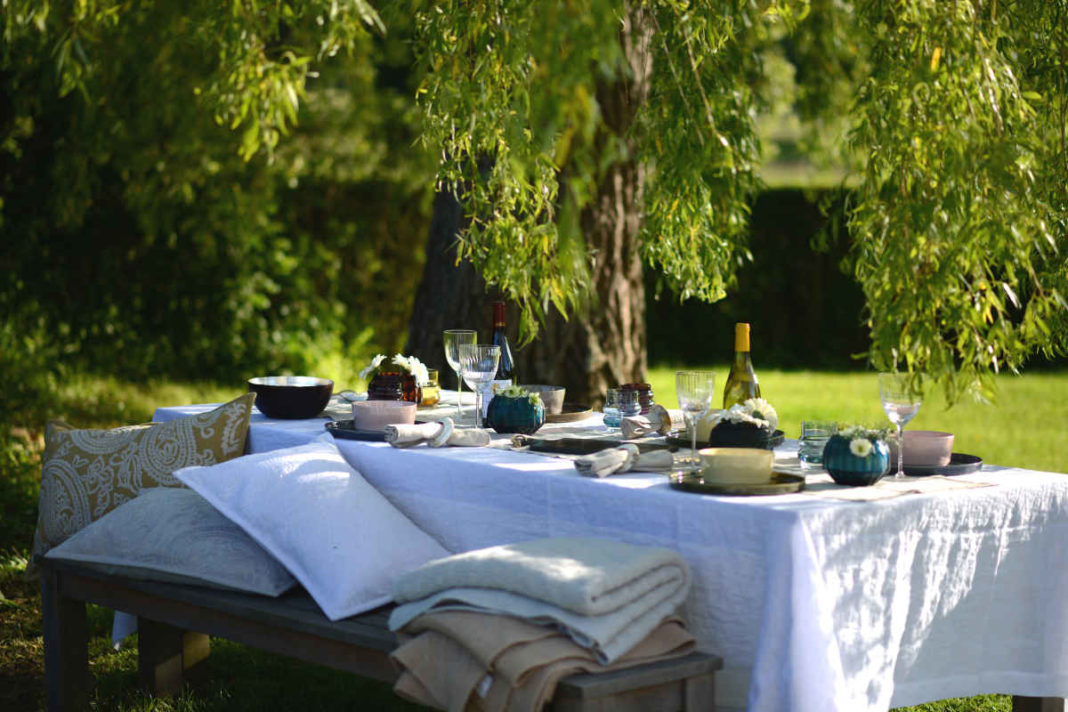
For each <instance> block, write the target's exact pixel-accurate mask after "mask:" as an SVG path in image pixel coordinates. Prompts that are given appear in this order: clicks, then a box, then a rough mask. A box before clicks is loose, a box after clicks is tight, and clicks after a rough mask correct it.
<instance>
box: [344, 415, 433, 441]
mask: <svg viewBox="0 0 1068 712" xmlns="http://www.w3.org/2000/svg"><path fill="white" fill-rule="evenodd" d="M425 422H426V421H425V420H417V421H415V424H416V425H422V424H423V423H425ZM323 427H324V428H326V432H328V433H330V434H331V435H333V436H334V437H335V438H341V439H342V440H364V441H367V442H379V443H384V442H385V441H386V433H385V431H383V430H357V429H356V428H355V427H353V425H352V421H351V420H333V421H331V422H329V423H324V424H323Z"/></svg>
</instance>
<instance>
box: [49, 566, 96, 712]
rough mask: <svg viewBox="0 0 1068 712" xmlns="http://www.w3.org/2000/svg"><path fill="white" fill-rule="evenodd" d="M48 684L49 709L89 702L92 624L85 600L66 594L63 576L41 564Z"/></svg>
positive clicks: (58, 711) (67, 709)
mask: <svg viewBox="0 0 1068 712" xmlns="http://www.w3.org/2000/svg"><path fill="white" fill-rule="evenodd" d="M41 608H42V609H43V610H42V612H43V619H44V620H43V627H44V646H45V687H46V688H47V689H46V694H47V698H48V710H49V712H72V711H73V710H83V709H86V708H87V707H88V706H89V628H88V624H87V623H86V619H85V601H75V600H72V599H70V598H65V597H64V596H63V591H62V587H61V585H60V581H59V577H58V576H57V574H56V573H55V572H54V571H51V570H50V569H48V568H45V567H42V568H41Z"/></svg>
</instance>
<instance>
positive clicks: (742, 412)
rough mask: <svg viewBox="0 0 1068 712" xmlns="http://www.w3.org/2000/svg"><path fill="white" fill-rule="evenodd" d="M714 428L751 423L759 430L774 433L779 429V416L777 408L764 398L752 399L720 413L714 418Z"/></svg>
mask: <svg viewBox="0 0 1068 712" xmlns="http://www.w3.org/2000/svg"><path fill="white" fill-rule="evenodd" d="M713 421H714V422H713V426H712V427H715V426H716V425H719V424H720V423H724V422H726V423H735V424H737V425H741V424H742V423H749V424H750V425H755V426H756V427H758V428H764V429H766V430H771V431H774V430H775V428H777V427H779V414H778V413H776V412H775V408H773V407H772V405H771V403H768V402H767V401H766V400H764V399H763V398H750V399H749V400H747V401H745V402H744V403H735V404H734V405H732V406H731V407H730V408H728V409H727V410H723V411H720V412H719V413H717V414H716V415H715V416H714V419H713Z"/></svg>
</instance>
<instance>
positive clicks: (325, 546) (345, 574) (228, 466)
mask: <svg viewBox="0 0 1068 712" xmlns="http://www.w3.org/2000/svg"><path fill="white" fill-rule="evenodd" d="M175 476H176V477H177V478H178V479H179V480H181V481H182V482H184V483H185V484H186V485H188V486H189V487H192V488H193V489H194V490H196V491H197V492H199V493H200V494H201V495H203V496H204V498H205V499H207V500H208V501H209V502H211V503H212V504H213V505H214V506H215V507H216V508H217V509H218V510H219V511H221V512H222V513H223V514H225V515H226V516H227V517H229V518H230V519H231V520H233V521H234V522H235V523H237V524H238V525H240V526H241V528H242V529H244V530H245V531H246V532H248V534H249V536H251V537H252V538H253V539H255V540H256V541H257V542H259V543H260V545H262V546H263V548H265V549H267V551H269V552H271V553H272V554H274V556H275V557H277V558H278V560H279V561H281V562H282V563H283V564H285V566H286V568H287V569H289V571H290V572H291V573H292V574H293V575H294V576H296V577H297V580H299V581H300V582H301V583H302V584H303V585H304V588H306V589H308V593H310V594H311V596H312V598H314V599H315V601H316V603H318V604H319V607H320V608H322V609H323V612H324V613H325V614H326V616H327V617H328V618H329V619H330V620H338V619H340V618H345V617H347V616H352V615H356V614H358V613H363V612H365V611H369V610H371V609H372V608H377V607H378V606H381V605H384V604H386V603H388V602H389V601H390V600H392V596H391V593H390V591H391V589H392V586H393V581H394V579H396V578H397V577H398V576H400V575H401V574H403V573H406V572H408V571H411V570H412V569H414V568H416V567H418V566H421V565H422V564H424V563H426V562H427V561H431V560H433V559H437V558H440V557H443V556H448V554H449V552H447V551H446V550H445V549H444V548H442V546H441V545H440V544H438V543H437V542H436V541H435V540H434V539H432V538H431V537H430V536H429V535H428V534H427V533H426V532H424V531H423V530H422V529H420V528H419V527H417V526H416V525H415V524H413V523H412V522H411V520H409V519H408V518H407V517H406V516H404V515H403V514H402V513H401V512H400V511H398V510H397V508H396V507H394V506H393V505H392V504H390V502H389V500H387V499H386V498H385V497H383V496H382V495H381V494H380V493H379V492H378V490H376V489H375V488H374V487H372V486H371V485H370V484H368V482H367V481H366V480H365V479H364V478H363V476H362V475H360V474H359V473H358V472H356V470H354V469H352V467H351V466H349V464H348V463H347V462H346V461H345V459H344V458H343V457H342V456H341V453H340V452H338V449H337V447H335V446H334V444H333V443H332V442H329V441H327V440H317V441H315V442H313V443H309V444H307V445H301V446H299V447H294V448H288V449H285V450H272V451H270V452H264V453H258V454H255V455H248V456H245V457H240V458H237V459H235V460H230V461H229V462H225V463H222V464H220V465H213V466H211V467H187V468H185V469H183V470H179V471H178V472H176V473H175Z"/></svg>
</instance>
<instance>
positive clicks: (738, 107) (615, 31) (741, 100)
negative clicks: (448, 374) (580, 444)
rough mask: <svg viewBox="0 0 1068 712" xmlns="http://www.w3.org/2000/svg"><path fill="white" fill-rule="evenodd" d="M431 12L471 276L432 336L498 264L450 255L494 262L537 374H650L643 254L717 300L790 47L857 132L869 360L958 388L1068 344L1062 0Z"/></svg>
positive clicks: (813, 88) (828, 112) (430, 124)
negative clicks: (764, 59)
mask: <svg viewBox="0 0 1068 712" xmlns="http://www.w3.org/2000/svg"><path fill="white" fill-rule="evenodd" d="M416 23H417V27H418V35H417V38H416V46H417V47H418V53H419V54H420V56H421V59H422V64H423V68H424V70H425V72H426V79H425V82H424V85H423V88H422V90H421V94H420V97H419V98H420V101H421V102H422V105H423V107H424V110H425V113H426V118H427V125H426V138H427V140H429V141H430V142H431V144H432V145H433V146H435V147H440V149H441V151H442V161H441V169H440V174H439V177H440V188H441V190H442V191H443V192H444V193H445V194H449V193H452V194H454V195H456V196H458V197H459V201H460V205H462V207H463V209H462V211H461V212H460V213H457V214H456V216H455V217H456V220H454V221H450V220H448V219H442V220H439V221H438V225H437V229H438V230H439V231H440V234H437V233H435V234H432V235H431V240H430V243H429V247H430V251H431V255H430V257H429V258H428V272H427V274H426V275H425V276H424V279H425V280H426V281H427V282H429V283H435V282H436V283H437V284H438V285H446V286H447V287H448V288H447V289H441V288H438V289H434V288H429V289H425V290H424V292H423V293H422V294H421V297H420V298H421V300H422V301H421V304H417V308H416V315H415V317H414V319H413V330H412V344H413V345H414V346H416V347H426V348H427V349H428V350H430V349H433V350H437V343H436V342H435V341H434V340H433V339H434V337H435V336H436V334H434V333H433V329H437V328H439V327H441V326H444V325H445V324H446V322H447V323H448V324H449V325H459V323H462V322H461V321H460V320H459V319H458V318H457V317H462V318H465V319H466V321H467V323H473V320H474V319H475V318H477V317H475V314H474V313H473V312H472V310H471V309H470V300H471V299H472V298H473V297H477V296H478V294H479V288H478V286H477V284H476V286H475V287H474V288H472V287H471V280H472V279H473V278H474V275H475V271H474V270H467V271H466V272H464V271H463V270H459V271H457V272H455V273H451V274H449V273H446V276H442V272H441V270H443V269H445V268H447V265H445V264H443V262H445V261H447V260H453V261H455V262H459V263H461V264H462V263H464V262H470V264H472V265H473V266H474V267H475V268H476V269H477V271H478V273H479V274H480V275H481V277H482V278H483V279H484V280H485V281H486V283H487V284H488V286H489V287H490V288H491V289H493V290H496V291H498V292H500V293H502V294H503V295H504V296H506V297H507V298H509V299H510V300H512V301H513V302H515V303H516V304H517V305H518V306H519V309H520V313H521V318H522V324H521V327H522V332H523V334H524V336H525V337H527V338H529V337H531V336H532V335H533V334H534V333H535V332H536V331H537V330H538V327H539V326H540V327H541V333H540V335H539V340H538V342H535V345H534V347H533V348H532V349H531V350H530V352H531V353H532V354H533V358H531V359H528V360H527V362H526V366H527V369H528V372H529V371H533V372H534V374H533V375H534V376H535V377H537V378H551V379H552V380H554V381H555V382H563V383H566V384H567V385H568V386H569V387H570V388H573V389H576V390H577V391H578V393H577V394H576V395H578V396H579V397H582V396H585V395H588V394H589V393H590V392H598V391H600V389H601V388H602V387H603V386H604V385H605V383H606V381H616V382H619V381H624V380H630V379H632V378H634V377H638V376H640V375H641V372H642V370H643V368H644V322H643V319H642V311H643V310H642V302H643V298H644V295H643V292H642V282H641V265H642V262H644V263H646V264H649V265H652V266H655V267H656V268H657V269H659V270H660V271H661V272H662V274H663V275H664V278H665V280H666V282H667V286H668V287H669V288H670V289H672V290H673V291H674V292H675V294H676V295H678V296H679V297H680V298H686V297H697V298H700V299H704V300H709V301H711V300H716V299H719V298H720V297H722V296H723V295H724V291H725V289H726V288H727V287H728V286H729V285H730V283H731V280H732V275H733V269H734V267H735V266H736V265H737V264H738V262H739V261H740V260H741V259H744V258H745V257H746V255H747V253H746V250H745V238H746V217H747V215H746V209H747V204H748V200H749V198H750V196H751V194H752V191H753V189H754V186H755V181H754V179H753V172H754V162H755V160H756V156H757V146H756V141H755V139H754V133H753V115H754V113H755V112H756V111H757V110H758V109H759V105H760V95H759V91H756V90H757V89H759V87H760V83H761V62H760V58H761V56H762V52H763V51H764V50H765V49H766V48H767V46H768V43H769V42H788V43H789V44H790V46H791V49H792V53H793V55H794V59H795V60H796V61H798V78H799V81H800V84H801V86H800V90H799V92H798V96H799V97H800V101H799V105H798V110H799V111H800V112H801V113H802V114H803V115H804V116H805V118H807V119H809V120H810V124H809V126H810V127H814V128H816V129H819V128H823V127H826V126H828V125H829V122H833V121H834V120H840V119H841V117H842V116H843V114H844V115H845V116H846V119H845V123H846V125H847V126H849V127H850V129H851V134H850V139H849V143H848V145H847V147H846V148H847V152H848V153H849V154H850V155H851V156H853V157H854V158H856V159H857V160H856V164H855V165H856V172H857V174H858V176H859V186H858V187H856V188H855V189H852V190H850V199H849V201H848V202H847V203H846V205H847V209H846V213H845V215H844V216H842V217H843V218H844V219H845V220H846V221H847V222H848V225H849V228H850V230H849V231H850V234H851V236H852V239H853V242H854V248H853V257H854V263H853V268H854V270H855V274H856V277H857V279H858V281H859V282H860V284H861V286H862V288H863V290H864V293H865V295H866V298H867V319H868V325H869V327H870V329H871V335H872V348H871V351H870V353H869V359H870V361H871V363H872V364H873V365H874V366H876V367H878V368H881V369H902V370H908V371H909V372H913V373H917V374H923V377H924V378H935V379H938V380H940V381H942V383H943V385H944V386H945V388H946V389H947V392H948V394H949V395H950V397H951V399H953V398H956V397H957V396H958V395H959V394H960V392H961V391H962V389H963V388H965V387H973V386H980V385H982V381H983V376H985V375H986V374H989V373H991V372H996V371H998V370H999V369H1001V368H1005V367H1008V368H1012V369H1016V368H1018V367H1019V366H1021V365H1022V363H1023V362H1024V361H1025V360H1026V359H1027V358H1028V356H1030V355H1032V354H1034V353H1035V352H1036V351H1042V352H1045V353H1047V354H1053V353H1064V352H1065V349H1066V347H1068V330H1066V329H1065V328H1064V327H1065V325H1066V314H1068V303H1066V302H1065V294H1066V293H1068V291H1066V284H1065V282H1066V279H1068V262H1066V259H1068V258H1066V255H1065V249H1066V247H1068V245H1066V244H1065V243H1066V240H1065V232H1066V216H1068V204H1066V198H1065V186H1066V184H1068V153H1066V146H1065V124H1066V120H1068V79H1066V77H1068V51H1066V48H1065V46H1066V41H1065V35H1066V33H1068V21H1066V18H1065V2H1064V0H1053V1H1051V2H1046V1H1045V0H1031V1H1024V2H1014V3H1001V4H1000V5H999V4H998V3H997V2H996V0H989V1H988V2H982V1H971V2H969V1H963V0H962V1H957V2H929V1H926V0H906V1H902V0H894V1H893V2H891V1H859V2H854V3H847V2H843V1H841V0H812V2H810V3H803V2H797V3H793V2H781V3H776V2H744V1H738V2H707V3H697V2H677V1H673V0H664V1H662V2H629V3H628V2H622V3H621V2H612V1H607V0H585V1H584V2H574V3H566V4H544V3H514V4H508V3H505V4H501V3H496V2H477V1H476V2H459V1H457V2H451V3H450V2H446V3H429V4H426V5H419V6H418V7H417V13H416ZM784 37H785V39H783V38H784ZM817 138H821V137H817ZM823 138H825V137H823ZM439 205H440V206H442V207H449V201H448V200H446V199H445V198H444V197H443V196H439ZM442 215H445V213H444V211H443V213H442ZM446 217H447V216H446ZM452 228H458V233H457V235H456V236H455V243H454V244H452V245H448V244H447V242H448V241H449V240H452V239H453V235H452V233H451V232H450V230H451V229H452ZM435 258H436V260H435ZM465 283H466V284H467V286H466V287H464V286H462V285H464V284H465ZM457 284H459V285H461V286H457ZM465 300H467V301H466V303H465ZM556 312H558V313H559V314H571V313H579V314H581V315H582V316H580V317H579V319H575V320H572V321H571V322H570V323H568V324H563V323H562V322H561V320H560V319H558V318H554V313H556ZM434 313H436V314H438V315H439V316H441V317H444V318H443V319H439V320H438V321H436V322H435V321H433V320H432V319H431V318H429V317H428V315H430V314H434ZM428 325H429V326H432V329H428V328H427V326H428ZM695 328H700V325H695ZM539 342H540V345H539Z"/></svg>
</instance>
